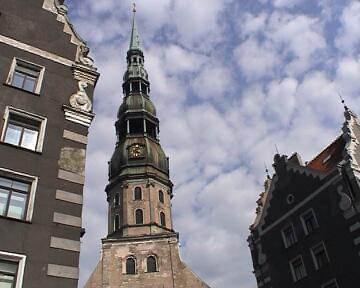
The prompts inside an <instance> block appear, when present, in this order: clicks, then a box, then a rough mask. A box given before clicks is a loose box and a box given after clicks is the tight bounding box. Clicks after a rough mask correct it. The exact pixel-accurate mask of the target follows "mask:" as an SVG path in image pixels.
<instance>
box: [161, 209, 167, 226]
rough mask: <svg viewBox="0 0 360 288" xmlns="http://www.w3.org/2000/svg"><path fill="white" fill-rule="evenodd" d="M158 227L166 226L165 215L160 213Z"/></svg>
mask: <svg viewBox="0 0 360 288" xmlns="http://www.w3.org/2000/svg"><path fill="white" fill-rule="evenodd" d="M160 225H161V226H163V227H165V226H166V220H165V214H164V213H163V212H160Z"/></svg>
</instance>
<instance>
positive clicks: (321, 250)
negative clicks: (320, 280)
mask: <svg viewBox="0 0 360 288" xmlns="http://www.w3.org/2000/svg"><path fill="white" fill-rule="evenodd" d="M312 251H313V255H314V258H315V261H316V266H317V269H320V268H321V267H323V266H325V265H326V264H327V263H328V262H329V259H328V258H327V255H326V251H325V247H324V245H323V244H320V245H318V246H316V247H315V248H313V250H312Z"/></svg>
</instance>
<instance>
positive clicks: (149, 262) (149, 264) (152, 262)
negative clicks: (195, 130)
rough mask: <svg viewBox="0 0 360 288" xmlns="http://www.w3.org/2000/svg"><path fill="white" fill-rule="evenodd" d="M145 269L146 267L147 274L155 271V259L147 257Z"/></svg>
mask: <svg viewBox="0 0 360 288" xmlns="http://www.w3.org/2000/svg"><path fill="white" fill-rule="evenodd" d="M146 267H147V272H149V273H151V272H156V271H157V267H156V258H155V257H154V256H149V257H148V258H147V260H146Z"/></svg>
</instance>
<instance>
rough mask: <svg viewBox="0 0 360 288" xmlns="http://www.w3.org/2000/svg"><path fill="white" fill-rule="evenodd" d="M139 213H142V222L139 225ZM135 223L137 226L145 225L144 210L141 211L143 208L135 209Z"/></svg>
mask: <svg viewBox="0 0 360 288" xmlns="http://www.w3.org/2000/svg"><path fill="white" fill-rule="evenodd" d="M137 211H141V213H142V221H141V223H137V217H136V212H137ZM134 220H135V221H134V222H135V225H143V224H144V210H143V209H141V208H136V209H135V211H134Z"/></svg>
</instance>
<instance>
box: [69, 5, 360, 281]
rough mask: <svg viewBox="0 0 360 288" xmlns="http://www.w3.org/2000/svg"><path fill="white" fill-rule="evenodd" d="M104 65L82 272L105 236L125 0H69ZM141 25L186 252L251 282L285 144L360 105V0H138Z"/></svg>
mask: <svg viewBox="0 0 360 288" xmlns="http://www.w3.org/2000/svg"><path fill="white" fill-rule="evenodd" d="M67 5H68V6H69V16H70V19H71V21H72V23H73V24H74V26H75V28H76V30H77V31H78V32H79V34H80V35H81V36H82V37H83V38H84V39H86V40H87V41H88V45H89V47H90V49H91V56H92V57H93V58H94V60H95V63H96V66H97V67H98V70H99V72H100V73H101V77H100V80H99V82H98V84H97V87H96V91H95V103H94V107H95V113H96V118H95V120H94V122H93V124H92V127H91V129H90V136H89V146H88V151H87V165H86V186H85V205H84V210H83V221H84V224H83V225H84V226H85V228H86V235H85V236H84V238H83V239H82V251H81V264H80V269H81V280H80V284H79V287H82V286H83V284H84V281H85V280H86V279H87V277H89V275H90V273H91V272H92V270H93V269H94V267H95V265H96V264H97V262H98V260H99V258H100V249H101V246H100V243H101V241H100V239H101V238H103V237H105V236H106V234H107V203H106V198H105V192H104V187H105V185H106V183H107V171H108V169H107V162H108V161H109V160H110V157H111V154H112V152H113V150H114V147H115V129H114V122H115V118H116V111H117V109H118V107H119V105H120V104H121V102H122V88H121V85H122V76H123V73H124V72H125V69H126V63H125V56H126V51H127V49H128V46H129V37H130V23H131V16H132V13H131V1H130V0H101V1H99V0H81V1H70V0H68V1H67ZM137 7H138V13H137V19H138V29H139V31H140V35H141V45H142V49H143V51H144V54H145V61H146V62H145V66H146V69H147V71H148V72H149V78H150V82H151V87H152V92H151V95H150V97H151V99H152V101H153V102H154V103H155V105H156V107H157V111H158V117H159V119H160V141H161V145H162V147H163V149H164V150H165V152H166V154H167V155H168V156H169V157H170V173H171V179H172V181H173V182H174V184H175V186H174V195H175V197H174V198H173V215H174V225H175V229H176V231H178V232H179V233H180V241H181V256H182V259H183V260H184V261H185V262H186V263H187V264H188V265H189V266H190V267H191V268H192V269H193V270H194V271H195V272H196V273H197V274H198V275H200V276H201V277H202V278H203V279H204V280H205V281H206V282H207V283H208V284H209V285H210V286H211V287H212V288H254V287H256V282H255V277H254V275H253V274H252V270H253V269H252V262H251V257H250V252H249V249H248V246H247V242H246V239H247V237H248V235H249V230H248V227H249V225H250V224H251V223H252V221H253V220H254V217H255V209H256V203H255V202H256V200H257V199H258V196H259V194H260V193H261V192H262V191H263V182H264V179H265V165H267V166H268V167H269V169H270V173H273V170H272V169H271V165H272V163H273V156H274V154H275V153H276V149H275V145H276V146H277V147H278V150H279V152H280V153H281V154H286V155H291V154H292V153H294V152H299V153H300V155H301V156H302V158H303V160H304V161H308V160H311V159H312V158H313V157H314V156H315V155H316V154H317V153H319V152H320V151H321V150H322V149H323V148H325V147H326V146H327V145H328V144H329V143H330V142H332V141H333V140H334V139H335V138H336V137H337V136H338V135H339V134H340V133H341V127H342V123H343V121H344V117H343V107H342V105H341V102H340V99H339V94H341V95H342V96H343V97H344V98H345V99H346V103H347V105H348V106H350V107H351V109H352V110H353V111H354V112H358V113H360V105H359V96H360V49H359V47H360V45H359V44H360V2H359V1H355V0H353V1H351V0H341V1H339V0H317V1H313V0H138V1H137Z"/></svg>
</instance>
